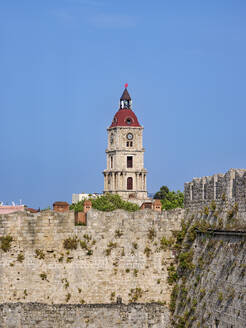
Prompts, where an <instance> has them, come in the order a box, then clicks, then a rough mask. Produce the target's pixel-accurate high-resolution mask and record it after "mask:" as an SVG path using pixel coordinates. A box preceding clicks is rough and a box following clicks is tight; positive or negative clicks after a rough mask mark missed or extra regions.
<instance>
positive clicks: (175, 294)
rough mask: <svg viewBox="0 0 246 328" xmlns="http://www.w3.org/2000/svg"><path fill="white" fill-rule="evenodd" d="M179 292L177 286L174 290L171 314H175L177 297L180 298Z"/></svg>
mask: <svg viewBox="0 0 246 328" xmlns="http://www.w3.org/2000/svg"><path fill="white" fill-rule="evenodd" d="M178 290H179V287H178V285H177V284H176V285H175V286H174V287H173V289H172V293H171V298H170V303H169V310H170V311H171V313H174V311H175V307H176V300H177V297H178Z"/></svg>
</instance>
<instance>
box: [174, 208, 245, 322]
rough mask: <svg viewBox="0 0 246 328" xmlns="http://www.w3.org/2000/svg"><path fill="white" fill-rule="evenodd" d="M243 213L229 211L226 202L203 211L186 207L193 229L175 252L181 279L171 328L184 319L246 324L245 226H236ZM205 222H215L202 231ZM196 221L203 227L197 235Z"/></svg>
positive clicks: (186, 320) (238, 224) (187, 218)
mask: <svg viewBox="0 0 246 328" xmlns="http://www.w3.org/2000/svg"><path fill="white" fill-rule="evenodd" d="M244 214H245V213H244ZM242 216H243V213H240V212H237V213H236V212H234V213H233V217H232V216H231V215H230V216H228V209H227V208H226V207H224V208H217V207H216V209H213V210H212V209H210V208H209V212H208V213H207V214H204V213H203V212H202V211H200V210H197V211H196V212H195V210H194V209H192V211H191V210H189V211H186V216H185V221H186V222H187V223H188V222H190V228H189V229H191V230H189V229H188V232H187V233H186V236H185V239H184V242H183V244H182V246H183V248H182V250H181V255H179V259H181V260H180V262H179V263H181V262H182V263H181V266H180V267H179V268H178V272H179V273H180V274H181V278H180V279H179V280H178V281H177V287H176V293H177V299H176V306H175V312H174V321H175V324H173V327H182V324H183V323H185V324H186V325H187V326H189V327H191V328H193V327H194V328H197V327H203V328H208V327H214V328H241V327H246V296H245V295H246V229H245V226H244V227H243V226H240V224H241V222H240V218H241V217H242ZM208 223H209V224H211V225H212V226H213V225H215V229H216V230H214V232H213V229H212V230H211V231H206V224H208ZM194 226H198V227H200V229H201V230H199V232H198V233H197V234H195V235H194V230H193V228H192V227H194ZM238 227H239V228H238ZM234 230H235V231H234ZM237 230H241V232H239V231H237ZM189 261H190V262H189ZM182 268H183V270H184V271H183V273H182ZM185 270H186V271H185Z"/></svg>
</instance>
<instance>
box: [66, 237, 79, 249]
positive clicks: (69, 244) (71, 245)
mask: <svg viewBox="0 0 246 328" xmlns="http://www.w3.org/2000/svg"><path fill="white" fill-rule="evenodd" d="M77 246H78V238H77V237H76V236H75V237H69V238H67V239H65V240H64V241H63V247H64V248H65V249H71V250H72V249H77Z"/></svg>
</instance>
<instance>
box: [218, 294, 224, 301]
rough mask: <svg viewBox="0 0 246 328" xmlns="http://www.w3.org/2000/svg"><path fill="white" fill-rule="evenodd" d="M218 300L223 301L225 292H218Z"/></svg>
mask: <svg viewBox="0 0 246 328" xmlns="http://www.w3.org/2000/svg"><path fill="white" fill-rule="evenodd" d="M218 301H219V302H220V303H221V302H222V301H223V293H221V292H219V293H218Z"/></svg>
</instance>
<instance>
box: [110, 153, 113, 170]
mask: <svg viewBox="0 0 246 328" xmlns="http://www.w3.org/2000/svg"><path fill="white" fill-rule="evenodd" d="M110 168H111V169H112V168H113V157H112V156H111V157H110Z"/></svg>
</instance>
